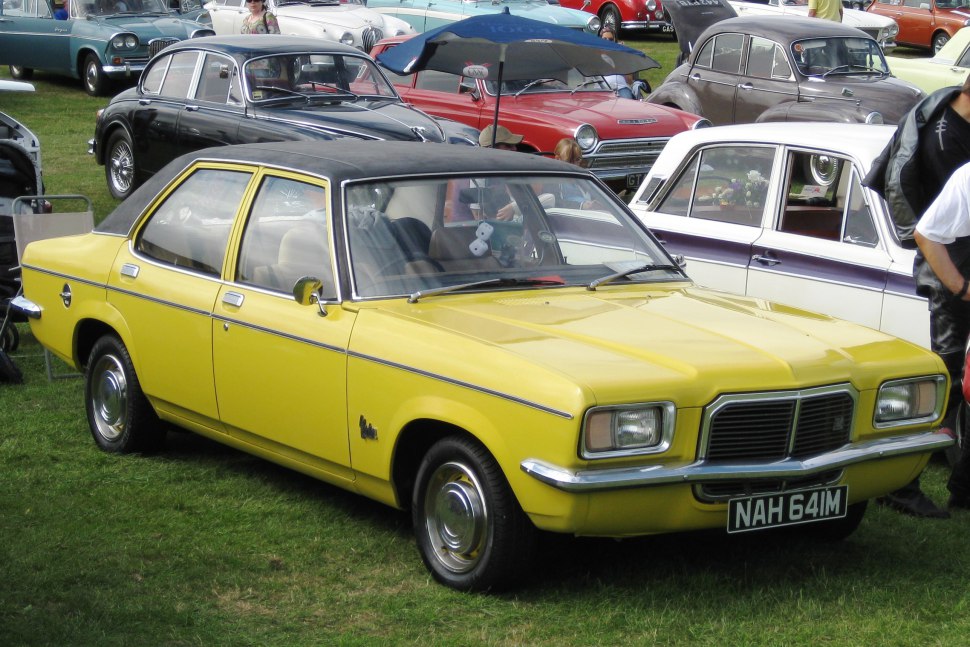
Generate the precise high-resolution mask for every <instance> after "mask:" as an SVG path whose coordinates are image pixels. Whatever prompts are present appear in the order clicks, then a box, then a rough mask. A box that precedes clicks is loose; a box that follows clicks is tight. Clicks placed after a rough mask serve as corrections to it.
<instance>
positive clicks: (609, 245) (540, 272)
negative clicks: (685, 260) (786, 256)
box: [345, 176, 683, 298]
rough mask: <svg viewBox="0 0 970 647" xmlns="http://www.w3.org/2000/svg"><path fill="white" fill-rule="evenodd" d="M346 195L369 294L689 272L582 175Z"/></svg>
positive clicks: (437, 183)
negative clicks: (615, 275) (621, 275)
mask: <svg viewBox="0 0 970 647" xmlns="http://www.w3.org/2000/svg"><path fill="white" fill-rule="evenodd" d="M345 200H346V220H347V223H346V228H345V229H346V232H347V234H346V235H347V244H348V246H349V250H350V258H351V269H352V272H353V281H354V286H355V291H356V293H357V294H358V296H362V297H387V296H396V295H401V296H410V297H411V298H414V297H415V295H419V296H420V295H427V294H446V293H449V292H453V291H454V290H478V291H480V290H488V289H516V288H527V287H531V288H535V287H537V286H549V287H557V286H576V285H582V286H584V287H585V286H588V285H589V284H590V283H593V282H594V281H596V280H598V279H602V278H603V277H604V276H609V275H611V274H614V273H626V274H628V275H626V276H624V277H623V280H624V281H627V282H629V281H657V280H668V281H669V280H680V279H682V278H683V275H682V274H681V272H680V270H679V268H678V267H677V266H676V265H673V264H672V262H671V259H670V258H669V257H668V256H667V254H666V253H665V252H664V251H663V250H662V249H661V248H660V247H659V246H658V245H657V244H656V243H655V242H654V241H653V240H652V239H651V238H650V237H649V235H647V233H646V232H645V231H644V230H643V229H642V228H641V227H640V226H639V225H638V224H637V223H636V222H635V221H633V220H632V219H631V218H630V217H629V216H628V215H627V213H626V211H625V210H624V208H623V206H622V204H621V203H619V202H618V201H617V199H616V197H615V196H613V195H612V194H611V193H609V192H607V191H604V190H603V189H602V188H601V187H600V185H598V184H596V183H594V182H593V181H591V180H589V179H587V178H584V177H577V176H562V177H559V176H535V177H523V176H514V177H502V176H491V177H466V178H460V179H455V178H443V179H435V180H401V181H395V182H381V183H361V184H354V185H351V186H350V187H348V189H347V191H346V196H345ZM636 268H643V269H636ZM634 270H635V271H634ZM449 288H454V289H449Z"/></svg>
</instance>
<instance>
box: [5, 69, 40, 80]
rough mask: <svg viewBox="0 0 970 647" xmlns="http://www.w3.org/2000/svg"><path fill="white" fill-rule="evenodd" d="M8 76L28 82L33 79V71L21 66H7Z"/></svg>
mask: <svg viewBox="0 0 970 647" xmlns="http://www.w3.org/2000/svg"><path fill="white" fill-rule="evenodd" d="M8 67H9V68H10V76H12V77H13V78H15V79H18V80H20V81H28V80H30V79H32V78H34V70H33V68H30V67H24V66H23V65H9V66H8Z"/></svg>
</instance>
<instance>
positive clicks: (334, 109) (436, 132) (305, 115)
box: [254, 100, 444, 142]
mask: <svg viewBox="0 0 970 647" xmlns="http://www.w3.org/2000/svg"><path fill="white" fill-rule="evenodd" d="M254 113H255V114H256V115H259V116H262V117H268V118H271V119H273V118H276V119H285V120H287V121H293V122H299V123H301V124H305V125H307V126H308V127H318V128H322V129H326V130H330V131H338V132H342V133H345V134H347V135H350V136H357V137H362V138H374V139H387V140H400V141H412V140H418V141H420V140H421V139H426V140H428V141H433V142H441V141H444V134H443V133H442V131H441V128H440V127H439V126H438V122H437V121H436V120H434V119H432V118H431V117H429V116H428V115H426V114H425V113H423V112H421V111H419V110H415V109H414V108H411V107H409V106H407V105H405V104H403V103H401V102H399V101H371V100H360V101H345V102H342V103H338V104H332V103H328V104H319V103H317V104H314V103H311V104H309V105H295V104H294V105H293V106H291V107H282V108H281V107H279V106H274V107H272V108H268V109H267V108H262V109H261V108H256V109H255V110H254ZM415 129H418V130H419V131H420V134H419V133H418V132H416V131H415Z"/></svg>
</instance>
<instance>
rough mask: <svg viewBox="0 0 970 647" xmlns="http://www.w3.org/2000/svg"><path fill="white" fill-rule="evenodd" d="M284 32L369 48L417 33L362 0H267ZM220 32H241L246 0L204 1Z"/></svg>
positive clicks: (359, 47) (246, 14) (245, 11)
mask: <svg viewBox="0 0 970 647" xmlns="http://www.w3.org/2000/svg"><path fill="white" fill-rule="evenodd" d="M266 6H267V8H268V9H269V11H272V12H273V14H275V15H276V18H277V19H278V20H279V23H280V33H282V34H283V35H284V36H306V37H309V38H322V39H324V40H329V41H333V42H335V43H343V44H344V45H349V46H350V47H356V48H357V49H359V50H362V51H364V52H369V51H370V49H371V47H373V46H374V43H376V42H377V41H379V40H380V39H382V38H384V37H385V36H403V35H404V34H414V33H416V32H415V31H414V28H413V27H411V26H410V25H408V24H407V23H406V22H404V21H403V20H399V19H397V18H395V17H393V16H385V15H382V14H379V13H377V12H375V11H373V10H372V9H370V8H368V7H366V6H364V4H363V3H358V2H346V1H342V0H267V3H266ZM205 7H206V9H207V10H208V11H209V16H210V18H211V20H212V28H213V29H215V31H216V34H217V35H219V36H228V35H231V34H238V33H239V30H240V28H241V27H242V22H243V19H245V18H246V16H248V15H249V13H250V12H249V8H248V7H247V6H246V0H210V2H207V3H206V5H205Z"/></svg>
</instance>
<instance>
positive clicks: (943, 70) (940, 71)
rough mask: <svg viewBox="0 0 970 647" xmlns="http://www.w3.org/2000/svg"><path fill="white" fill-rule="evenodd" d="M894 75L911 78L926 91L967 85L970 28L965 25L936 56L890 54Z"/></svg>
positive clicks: (887, 60) (888, 61)
mask: <svg viewBox="0 0 970 647" xmlns="http://www.w3.org/2000/svg"><path fill="white" fill-rule="evenodd" d="M886 62H887V63H888V64H889V69H890V70H891V71H892V73H893V76H896V77H899V78H900V79H903V80H904V81H909V82H910V83H912V84H913V85H915V86H916V87H918V88H919V89H920V90H922V91H923V92H926V93H930V92H935V91H936V90H939V89H940V88H945V87H948V86H951V85H963V82H964V81H965V80H966V79H967V75H968V74H970V27H964V28H963V29H961V30H960V31H958V32H957V33H956V34H954V35H953V38H951V39H950V40H949V41H947V43H946V45H944V46H943V47H941V48H940V51H938V52H937V53H936V55H935V56H933V58H899V57H896V56H887V57H886Z"/></svg>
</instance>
